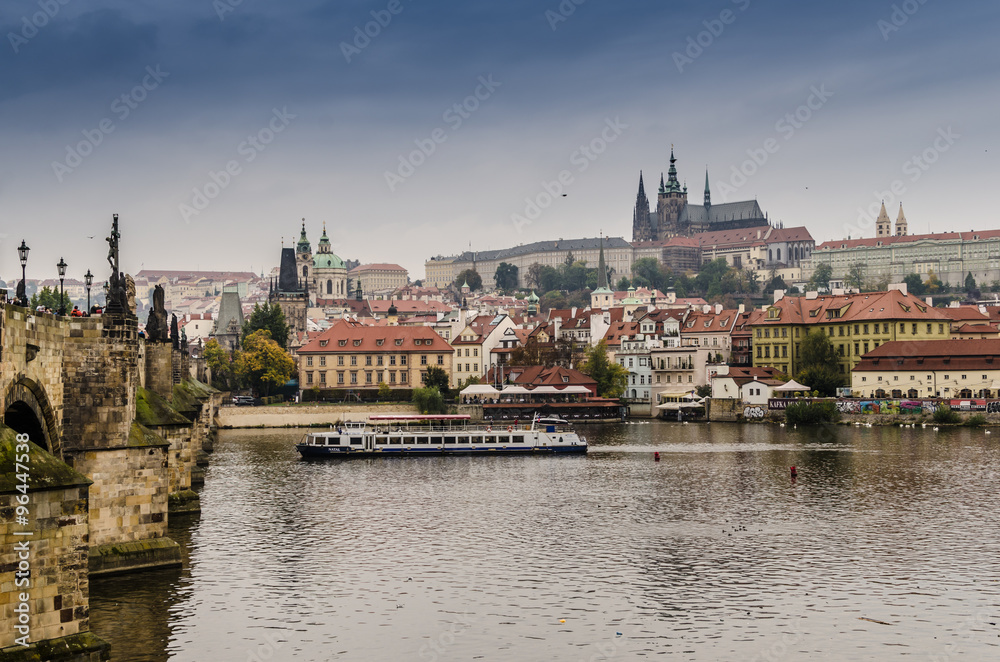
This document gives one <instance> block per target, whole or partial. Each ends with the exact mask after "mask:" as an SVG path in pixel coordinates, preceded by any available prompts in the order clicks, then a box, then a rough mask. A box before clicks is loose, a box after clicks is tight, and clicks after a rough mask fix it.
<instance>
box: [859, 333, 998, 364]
mask: <svg viewBox="0 0 1000 662" xmlns="http://www.w3.org/2000/svg"><path fill="white" fill-rule="evenodd" d="M978 368H983V369H996V368H1000V338H975V339H972V340H895V341H892V342H887V343H885V344H883V345H880V346H879V347H876V348H875V349H873V350H872V351H870V352H868V353H867V354H865V355H864V356H863V357H861V361H860V362H859V363H858V365H857V366H856V367H855V368H854V371H855V372H864V371H869V372H870V371H872V370H881V371H885V370H905V371H911V370H945V369H953V370H959V369H968V370H974V369H978Z"/></svg>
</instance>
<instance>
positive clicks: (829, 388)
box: [795, 329, 844, 396]
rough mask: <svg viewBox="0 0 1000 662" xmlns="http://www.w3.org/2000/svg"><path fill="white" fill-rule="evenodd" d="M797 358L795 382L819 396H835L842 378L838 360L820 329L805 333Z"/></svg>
mask: <svg viewBox="0 0 1000 662" xmlns="http://www.w3.org/2000/svg"><path fill="white" fill-rule="evenodd" d="M799 358H800V362H799V365H800V367H801V369H800V370H799V374H798V375H797V376H796V377H795V379H796V381H798V382H799V383H801V384H805V385H806V386H808V387H809V388H811V389H813V390H814V391H819V393H820V395H824V396H832V395H835V394H836V392H837V387H838V386H842V385H843V383H844V378H843V376H842V375H841V374H840V358H839V356H838V355H837V350H836V349H835V348H834V346H833V342H832V341H831V340H830V337H829V336H827V335H826V334H825V333H823V331H821V330H820V329H813V330H812V331H810V332H809V333H807V334H806V337H805V338H803V340H802V345H801V346H800V347H799Z"/></svg>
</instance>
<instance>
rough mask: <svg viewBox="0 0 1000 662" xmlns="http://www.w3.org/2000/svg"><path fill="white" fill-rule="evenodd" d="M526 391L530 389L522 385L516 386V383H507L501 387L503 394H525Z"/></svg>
mask: <svg viewBox="0 0 1000 662" xmlns="http://www.w3.org/2000/svg"><path fill="white" fill-rule="evenodd" d="M528 393H531V391H529V390H528V389H526V388H524V387H523V386H517V385H516V384H509V385H507V386H504V387H503V394H504V395H526V394H528Z"/></svg>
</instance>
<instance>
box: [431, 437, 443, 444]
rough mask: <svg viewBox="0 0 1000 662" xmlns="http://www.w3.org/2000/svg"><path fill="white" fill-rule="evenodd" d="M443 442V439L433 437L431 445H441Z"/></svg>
mask: <svg viewBox="0 0 1000 662" xmlns="http://www.w3.org/2000/svg"><path fill="white" fill-rule="evenodd" d="M441 440H442V437H431V443H432V444H440V443H441Z"/></svg>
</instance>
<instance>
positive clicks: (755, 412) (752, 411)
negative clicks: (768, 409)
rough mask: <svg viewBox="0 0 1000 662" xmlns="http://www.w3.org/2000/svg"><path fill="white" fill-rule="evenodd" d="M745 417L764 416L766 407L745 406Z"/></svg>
mask: <svg viewBox="0 0 1000 662" xmlns="http://www.w3.org/2000/svg"><path fill="white" fill-rule="evenodd" d="M743 418H764V408H763V407H760V406H758V405H750V406H747V407H744V408H743Z"/></svg>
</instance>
